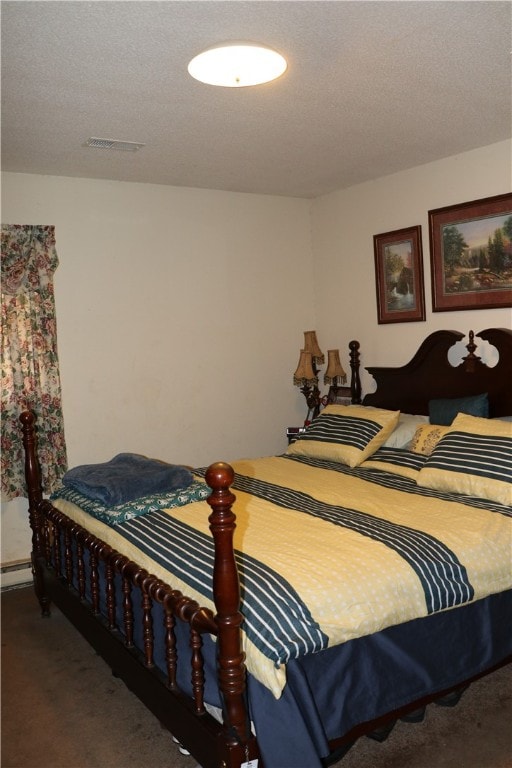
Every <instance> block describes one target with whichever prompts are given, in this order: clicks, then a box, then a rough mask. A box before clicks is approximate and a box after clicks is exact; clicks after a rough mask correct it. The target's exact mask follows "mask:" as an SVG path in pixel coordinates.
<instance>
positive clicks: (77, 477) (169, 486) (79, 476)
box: [62, 453, 193, 507]
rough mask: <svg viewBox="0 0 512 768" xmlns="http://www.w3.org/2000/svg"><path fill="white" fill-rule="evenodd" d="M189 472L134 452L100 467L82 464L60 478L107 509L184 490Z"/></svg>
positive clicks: (65, 483) (64, 483) (119, 456)
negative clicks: (144, 497)
mask: <svg viewBox="0 0 512 768" xmlns="http://www.w3.org/2000/svg"><path fill="white" fill-rule="evenodd" d="M192 479H193V478H192V473H191V472H190V470H188V469H187V468H186V467H182V466H179V465H177V464H165V463H164V462H162V461H157V460H156V459H148V458H146V456H139V455H138V454H135V453H120V454H118V455H117V456H114V458H113V459H111V460H110V461H106V462H104V463H103V464H82V465H81V466H79V467H74V468H73V469H70V470H69V471H68V472H66V474H65V475H64V477H63V478H62V483H63V485H65V486H66V487H68V488H73V490H75V491H78V492H79V493H81V494H83V495H84V496H86V497H87V498H88V499H93V500H94V501H99V502H101V503H102V504H104V505H105V506H107V507H112V506H115V505H117V504H124V503H126V502H127V501H133V499H137V498H139V497H141V496H147V495H148V494H154V493H165V492H167V491H176V490H178V489H181V488H187V487H188V486H189V485H190V484H191V483H192Z"/></svg>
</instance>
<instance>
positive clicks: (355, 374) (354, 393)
mask: <svg viewBox="0 0 512 768" xmlns="http://www.w3.org/2000/svg"><path fill="white" fill-rule="evenodd" d="M359 346H360V345H359V342H358V341H356V340H355V339H354V340H353V341H351V342H350V343H349V345H348V347H349V349H350V370H351V376H350V394H351V400H352V403H354V404H357V403H360V402H361V379H360V378H359Z"/></svg>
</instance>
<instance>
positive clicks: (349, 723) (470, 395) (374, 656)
mask: <svg viewBox="0 0 512 768" xmlns="http://www.w3.org/2000/svg"><path fill="white" fill-rule="evenodd" d="M478 338H480V339H482V340H483V341H486V342H488V343H489V344H490V345H491V346H492V347H494V348H496V350H497V354H498V362H497V364H496V365H493V366H491V365H486V364H485V363H483V362H482V360H481V359H480V357H479V356H478V355H477V354H476V352H477V351H478V349H477V344H476V340H477V339H478ZM462 339H464V334H463V333H460V332H457V331H436V332H434V333H432V334H431V335H430V336H428V337H427V338H426V339H425V341H424V342H423V343H422V344H421V346H420V348H419V349H418V351H417V353H416V354H415V355H414V357H413V358H412V359H411V360H410V362H409V363H407V364H406V365H404V366H401V367H393V368H383V367H379V368H376V367H368V368H367V370H368V371H369V372H370V373H371V374H372V375H373V377H374V379H375V382H376V390H375V392H373V393H371V394H367V395H366V396H365V397H364V399H363V400H362V402H361V383H360V376H359V359H360V350H359V344H358V343H357V342H356V341H353V342H351V343H350V359H351V389H352V405H351V406H348V411H347V410H346V408H347V407H346V406H337V405H329V406H328V407H326V408H325V409H324V411H322V412H321V414H320V416H319V417H318V418H317V419H316V420H315V421H314V422H313V423H312V424H311V425H310V427H308V430H306V432H305V433H303V434H302V435H301V437H300V439H298V440H297V441H296V442H294V443H292V444H291V445H290V446H289V447H288V449H287V451H286V453H284V454H282V455H280V456H275V457H263V458H258V459H254V460H248V459H246V460H242V461H240V462H234V463H233V465H232V466H231V465H228V464H226V463H222V462H219V463H216V464H213V465H211V466H210V467H208V468H198V469H196V470H194V471H193V473H192V480H191V481H190V484H189V485H188V486H187V488H186V489H183V488H179V489H178V490H177V491H176V492H173V494H171V495H169V496H166V495H165V494H159V495H157V497H154V498H153V497H151V498H149V497H147V496H144V498H143V499H142V500H141V499H140V497H137V498H136V499H135V502H134V503H128V504H127V505H125V504H123V505H119V504H114V505H112V504H110V506H109V505H107V506H105V505H104V504H103V503H99V502H98V501H97V499H91V498H90V497H88V496H87V494H84V493H83V488H81V487H80V486H78V487H79V490H77V486H76V484H71V485H70V486H66V487H64V488H63V489H61V491H60V492H59V494H58V495H57V498H53V497H52V499H51V500H48V499H45V498H44V497H43V493H42V489H41V483H40V474H39V469H38V462H37V422H36V418H35V416H34V414H33V413H32V412H25V413H23V414H22V415H21V417H20V419H21V423H22V432H23V443H24V448H25V462H26V480H27V488H28V496H29V518H30V525H31V528H32V567H33V576H34V588H35V592H36V595H37V598H38V600H39V603H40V606H41V610H42V613H43V615H45V616H46V615H49V613H50V608H51V604H52V603H53V604H55V605H56V606H58V608H59V609H60V610H61V611H62V612H63V613H64V614H65V615H66V616H67V617H68V618H69V620H70V621H71V622H72V623H73V624H74V625H75V626H76V627H77V628H78V629H79V631H80V632H81V633H82V634H83V635H84V636H85V637H86V638H87V639H88V641H89V642H90V643H91V644H92V645H93V647H94V648H95V649H96V651H97V652H98V653H99V654H100V655H101V656H102V657H103V658H104V659H105V660H106V661H107V663H108V664H109V665H110V666H111V668H112V670H113V672H114V674H116V675H117V676H119V677H121V678H122V679H123V680H124V682H125V683H126V685H127V686H128V687H129V688H130V689H131V690H132V691H133V692H134V693H135V694H136V695H137V696H138V697H139V698H140V699H141V700H142V701H143V702H144V703H145V705H146V706H147V707H148V708H149V709H150V710H151V711H152V712H153V713H154V715H155V716H156V717H157V718H158V720H159V721H160V723H161V724H162V725H163V726H164V727H166V728H167V729H168V730H169V731H170V732H171V734H172V735H173V737H174V738H175V740H177V741H178V742H179V743H180V744H181V745H182V747H183V749H185V750H187V751H188V752H190V753H191V754H192V756H193V757H194V758H195V759H196V760H197V761H198V763H199V764H200V765H201V766H203V767H204V768H221V767H222V768H241V766H243V767H244V768H256V766H257V767H258V768H262V766H265V768H321V767H322V766H327V765H330V764H333V763H335V762H337V761H338V760H340V759H342V757H343V755H344V754H345V753H346V752H347V750H348V749H349V748H350V747H351V745H352V744H353V743H354V742H355V741H356V740H357V739H358V738H359V737H360V736H362V735H364V734H366V735H370V736H371V737H372V738H375V739H377V740H383V739H384V738H386V736H387V735H388V733H389V732H390V731H391V729H392V727H393V724H394V723H395V722H396V721H397V719H398V718H401V719H404V720H409V721H412V722H414V721H417V720H420V719H422V718H423V716H424V713H425V708H426V707H427V706H428V705H429V704H430V703H432V702H437V703H438V704H444V705H453V704H454V703H456V701H457V700H458V698H459V697H460V695H461V693H462V691H463V690H464V688H465V687H466V686H467V685H468V684H469V683H470V682H471V681H473V680H475V679H477V678H478V677H480V676H482V675H484V674H487V673H489V672H490V671H492V670H494V669H497V668H498V667H500V666H502V665H503V664H505V663H508V662H510V661H511V660H512V636H511V633H510V618H511V616H512V575H511V564H510V551H511V549H510V548H511V543H512V520H511V517H512V510H511V507H510V462H511V451H510V446H511V432H510V429H511V425H510V423H509V422H507V421H506V417H510V416H511V415H512V390H511V388H510V384H509V382H510V381H511V380H512V332H511V331H509V330H507V329H496V328H494V329H487V330H485V331H482V332H480V333H479V334H477V335H476V339H475V335H474V334H473V332H470V334H469V343H468V344H467V355H465V356H464V359H463V360H462V362H461V363H460V364H458V365H456V366H452V365H451V364H450V363H449V361H448V353H449V351H450V349H451V348H452V347H453V346H454V345H455V344H456V343H457V342H460V341H461V340H462ZM475 409H476V410H475ZM443 420H444V421H443ZM431 421H432V423H431ZM340 435H341V437H340ZM472 441H473V442H472ZM475 441H476V442H475ZM473 443H475V444H476V445H477V451H476V453H477V459H478V460H476V459H475V451H474V450H473V447H472V446H473ZM468 445H470V448H471V450H469V451H468ZM411 446H412V447H414V450H411ZM489 446H490V447H489ZM461 451H462V454H463V458H464V461H465V462H468V463H467V465H465V466H466V468H465V470H464V471H463V472H461V471H460V467H459V466H458V463H459V462H460V460H461V458H460V456H461V453H460V452H461ZM496 451H497V453H496ZM454 456H455V457H456V460H455V464H454ZM482 456H484V459H485V457H487V461H485V460H483V459H482ZM496 456H498V458H496ZM472 462H473V463H472ZM475 462H476V463H475ZM484 465H485V466H484ZM497 467H498V470H497V469H496V468H497ZM454 488H455V490H454ZM235 515H236V517H235ZM468 638H470V642H468Z"/></svg>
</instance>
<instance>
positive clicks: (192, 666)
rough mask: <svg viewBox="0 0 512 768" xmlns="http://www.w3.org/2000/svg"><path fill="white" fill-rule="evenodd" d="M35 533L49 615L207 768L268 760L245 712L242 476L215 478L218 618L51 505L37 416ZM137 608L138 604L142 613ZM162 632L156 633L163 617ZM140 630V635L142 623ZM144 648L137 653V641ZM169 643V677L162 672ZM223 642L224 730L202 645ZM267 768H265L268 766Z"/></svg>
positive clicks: (38, 588)
mask: <svg viewBox="0 0 512 768" xmlns="http://www.w3.org/2000/svg"><path fill="white" fill-rule="evenodd" d="M20 420H21V423H22V429H23V445H24V448H25V470H26V478H27V487H28V495H29V517H30V525H31V528H32V570H33V576H34V588H35V592H36V595H37V598H38V600H39V603H40V605H41V610H42V613H43V615H46V616H47V615H49V613H50V605H51V603H52V602H53V603H55V605H57V606H58V607H59V609H60V610H61V611H62V612H63V613H64V614H65V615H66V616H67V617H68V619H69V620H70V621H71V622H72V623H73V624H74V625H75V626H76V627H77V629H78V630H79V631H80V633H81V634H82V635H83V636H84V637H85V638H86V639H87V640H88V641H89V642H90V643H91V645H92V646H93V647H94V648H95V650H96V651H97V652H98V653H99V654H100V655H101V656H102V657H103V658H104V659H105V660H106V661H107V663H108V664H109V665H110V666H111V668H112V670H113V672H114V673H115V674H116V675H117V676H119V677H121V678H122V679H123V680H124V682H125V683H126V685H127V686H128V687H129V688H130V689H131V690H132V691H133V692H134V693H135V694H136V695H137V696H138V697H139V698H140V699H141V701H143V703H144V704H145V705H146V706H147V707H148V708H149V709H150V710H151V711H152V712H153V714H155V716H156V717H157V718H158V719H159V720H160V722H161V723H162V724H163V725H164V726H165V727H166V728H168V729H169V730H170V731H171V732H172V734H173V735H174V736H175V738H176V739H178V741H179V742H180V743H181V744H182V745H183V746H184V747H185V748H186V749H187V750H188V751H189V752H190V753H191V754H192V755H193V756H194V758H195V759H196V760H197V761H198V762H199V763H200V764H201V765H202V766H203V768H219V767H220V766H222V768H239V767H240V766H241V765H242V764H243V763H244V762H248V761H249V760H252V759H253V758H256V757H259V752H258V747H257V743H256V740H255V738H254V736H252V734H251V732H250V725H249V718H248V714H247V709H246V705H245V676H246V671H245V665H244V653H243V651H242V643H241V633H240V625H241V623H242V615H241V613H240V611H239V605H240V589H239V582H238V573H237V569H236V564H235V558H234V552H233V531H234V529H235V515H234V513H233V511H232V509H231V506H232V504H233V502H234V500H235V497H234V495H233V494H232V493H231V491H230V485H231V483H232V482H233V470H232V468H231V467H230V466H229V465H228V464H224V463H217V464H213V465H212V466H211V467H210V468H209V469H208V471H207V473H206V481H207V483H208V485H209V486H210V487H211V488H212V494H211V496H210V497H209V498H208V503H209V505H210V507H211V509H212V512H211V514H210V516H209V523H210V530H211V532H212V536H213V539H214V545H215V564H214V577H213V594H214V601H215V606H216V611H217V612H216V614H215V615H213V613H212V612H211V611H210V610H208V609H207V608H203V607H201V606H199V604H198V603H197V602H196V601H194V600H192V599H190V598H188V597H186V596H185V595H183V594H182V593H181V592H179V591H177V590H173V589H172V588H171V587H170V586H169V585H168V584H165V583H164V582H162V581H161V580H160V579H158V578H156V577H155V576H152V575H151V574H149V573H148V572H147V571H146V570H144V569H143V568H141V567H139V566H138V565H137V564H136V563H135V562H133V561H131V560H129V559H128V558H127V557H125V556H123V555H122V554H121V553H119V552H117V551H115V550H114V549H112V548H111V547H110V546H108V545H107V544H105V543H104V542H103V541H101V540H100V539H98V538H96V537H95V536H93V535H92V534H90V533H89V532H88V531H86V530H85V529H84V528H82V527H81V526H80V525H78V524H77V523H75V522H73V521H72V520H70V519H69V518H68V517H66V515H64V514H63V513H61V512H59V511H58V510H57V509H55V507H53V505H52V504H51V503H50V502H49V501H47V500H44V499H43V496H42V490H41V481H40V473H39V465H38V461H37V440H36V425H35V416H34V414H33V413H32V412H28V411H27V412H24V413H23V414H22V415H21V417H20ZM137 599H138V600H139V602H138V603H137ZM156 605H159V606H161V613H162V617H163V619H162V625H161V626H155V621H154V607H155V606H156ZM137 620H138V621H140V622H141V624H140V625H139V626H137V625H136V621H137ZM177 622H180V623H181V624H183V625H184V626H186V627H188V633H189V646H190V659H189V660H187V659H184V658H183V657H182V656H183V653H182V654H178V650H177V639H176V628H177V627H176V625H177ZM137 631H138V633H139V635H140V636H141V637H142V638H143V643H142V645H143V648H142V649H140V650H138V649H137V648H136V647H135V643H134V635H135V634H136V632H137ZM159 632H160V633H162V637H163V646H164V649H165V654H164V655H165V672H163V671H162V670H161V668H160V667H158V666H157V665H156V663H155V645H156V634H157V633H159ZM205 633H207V634H210V635H214V636H216V637H217V646H218V651H217V678H218V688H219V690H220V698H221V700H222V703H223V710H224V722H223V723H222V724H221V723H218V722H217V720H216V719H214V718H213V717H212V716H211V715H210V714H209V713H208V712H207V710H206V708H205V702H204V692H205V674H206V672H205V660H204V657H203V640H202V636H203V635H204V634H205ZM185 662H187V663H188V664H189V680H190V692H187V693H185V692H183V690H182V689H181V688H180V686H179V684H178V664H180V663H181V664H183V663H185ZM258 764H259V766H260V767H261V766H262V761H261V758H260V759H259V763H258Z"/></svg>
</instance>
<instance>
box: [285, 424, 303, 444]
mask: <svg viewBox="0 0 512 768" xmlns="http://www.w3.org/2000/svg"><path fill="white" fill-rule="evenodd" d="M305 431H306V427H286V437H287V438H288V445H290V443H294V442H295V440H296V439H297V438H298V436H299V435H301V434H302V433H303V432H305Z"/></svg>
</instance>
